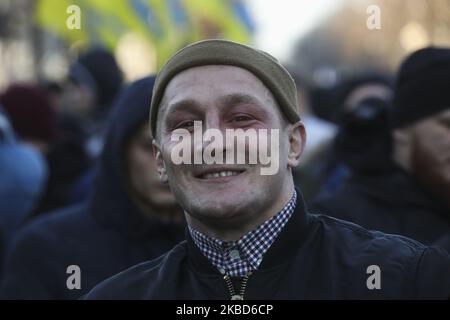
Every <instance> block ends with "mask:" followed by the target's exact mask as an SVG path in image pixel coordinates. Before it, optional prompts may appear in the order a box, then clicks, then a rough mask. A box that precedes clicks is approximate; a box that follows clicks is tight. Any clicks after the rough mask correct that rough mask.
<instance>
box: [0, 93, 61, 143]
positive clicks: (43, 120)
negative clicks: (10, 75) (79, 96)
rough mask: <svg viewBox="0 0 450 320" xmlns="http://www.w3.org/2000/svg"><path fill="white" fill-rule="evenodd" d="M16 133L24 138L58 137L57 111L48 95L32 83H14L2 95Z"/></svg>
mask: <svg viewBox="0 0 450 320" xmlns="http://www.w3.org/2000/svg"><path fill="white" fill-rule="evenodd" d="M0 104H1V105H2V106H3V108H4V110H5V112H6V113H7V115H8V117H9V120H10V122H11V125H12V127H13V128H14V131H15V133H16V134H17V135H18V136H19V137H21V138H23V139H37V140H43V141H46V142H51V141H52V140H54V139H55V137H56V127H57V125H56V113H55V110H54V109H53V108H52V106H51V104H50V102H49V100H48V99H47V96H46V95H45V94H44V93H43V92H42V91H40V90H39V89H38V88H35V87H33V86H30V85H12V86H10V87H9V88H8V89H7V90H6V92H5V93H4V94H3V95H1V96H0Z"/></svg>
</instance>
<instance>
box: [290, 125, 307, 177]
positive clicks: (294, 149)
mask: <svg viewBox="0 0 450 320" xmlns="http://www.w3.org/2000/svg"><path fill="white" fill-rule="evenodd" d="M305 144H306V130H305V126H304V125H303V122H301V121H298V122H297V123H295V124H293V125H292V126H291V128H290V130H289V150H288V166H289V167H291V168H295V167H296V166H298V164H299V163H300V156H301V155H302V153H303V149H304V148H305Z"/></svg>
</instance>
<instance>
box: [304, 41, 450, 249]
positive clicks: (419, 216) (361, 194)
mask: <svg viewBox="0 0 450 320" xmlns="http://www.w3.org/2000/svg"><path fill="white" fill-rule="evenodd" d="M449 83H450V49H449V48H436V47H428V48H424V49H421V50H418V51H416V52H414V53H413V54H411V55H410V56H409V57H407V58H406V59H405V61H404V62H403V64H402V65H401V67H400V70H399V72H398V76H397V80H396V85H395V92H394V101H393V105H392V106H391V107H390V108H388V109H387V115H386V120H385V121H383V122H384V123H386V126H385V127H384V128H383V127H379V129H382V130H381V131H380V132H378V134H377V135H376V136H378V137H386V136H387V139H385V138H383V139H384V140H389V141H387V143H381V144H379V145H380V146H383V145H384V147H383V149H380V151H381V152H378V156H377V155H376V154H372V155H370V154H367V155H368V157H367V156H366V158H364V157H363V156H362V153H360V154H361V156H362V157H361V156H360V160H362V161H360V162H361V163H360V164H359V165H358V166H359V170H354V173H353V174H352V175H351V176H350V177H349V178H348V179H347V180H346V181H345V183H343V184H342V185H341V186H340V187H339V189H337V190H336V191H335V192H328V193H323V194H321V195H319V197H318V198H317V199H315V201H314V203H313V204H312V205H311V209H312V210H315V211H316V212H321V213H324V214H329V215H331V216H334V217H337V218H340V219H345V220H349V221H352V222H354V223H357V224H360V225H361V226H363V227H366V228H368V229H374V230H381V231H383V232H387V233H395V234H401V235H404V236H408V237H411V238H413V239H416V240H419V241H420V242H423V243H425V244H436V245H440V246H443V247H445V248H446V249H447V250H449V251H450V241H444V240H442V239H445V237H444V236H445V235H448V234H450V200H449V199H450V91H449V90H448V88H449V86H448V84H449ZM366 113H367V112H366ZM375 133H376V132H375ZM366 134H367V130H366ZM358 135H359V136H360V137H361V140H360V143H361V144H363V143H364V141H363V140H362V139H363V137H364V134H363V133H359V134H358ZM365 144H366V145H370V146H371V148H372V149H373V147H376V146H377V144H376V143H374V142H372V143H370V144H369V143H367V142H366V143H365ZM366 149H369V148H368V147H366ZM383 153H384V154H385V155H386V156H384V155H383ZM376 166H377V167H378V169H379V170H373V169H374V168H375V167H376ZM353 168H355V165H353ZM369 168H371V169H372V170H368V169H369ZM361 169H363V170H361Z"/></svg>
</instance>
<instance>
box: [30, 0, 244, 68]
mask: <svg viewBox="0 0 450 320" xmlns="http://www.w3.org/2000/svg"><path fill="white" fill-rule="evenodd" d="M77 19H78V20H79V21H78V22H79V28H77V25H76V23H75V22H77V21H76V20H77ZM35 21H36V23H37V25H38V26H40V27H41V28H43V29H45V30H47V31H49V32H52V33H53V34H55V35H57V36H59V37H61V38H63V39H64V40H66V41H68V42H69V43H70V44H76V45H77V46H79V47H89V46H93V45H100V44H101V45H103V46H106V47H108V48H110V49H114V48H115V47H116V45H117V43H118V41H119V40H120V38H121V37H122V36H123V35H124V34H126V33H130V32H131V33H135V34H138V35H139V36H141V37H142V38H144V39H146V40H147V41H149V42H150V43H151V44H152V46H153V47H154V48H155V50H156V53H157V59H158V65H161V63H162V62H164V61H165V60H166V59H167V58H168V57H169V56H170V55H172V54H173V53H174V52H175V51H176V50H178V49H179V48H181V47H183V46H184V45H185V44H187V43H189V42H193V41H196V40H200V39H207V38H223V39H229V40H235V41H239V42H242V43H249V42H250V40H251V34H252V31H253V23H252V20H251V18H250V16H249V14H248V11H247V10H246V7H245V6H244V4H243V3H242V1H241V0H38V1H37V3H36V7H35Z"/></svg>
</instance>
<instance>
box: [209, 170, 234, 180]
mask: <svg viewBox="0 0 450 320" xmlns="http://www.w3.org/2000/svg"><path fill="white" fill-rule="evenodd" d="M238 174H239V172H238V171H220V172H213V173H207V174H204V175H203V178H204V179H214V178H219V177H230V176H235V175H238Z"/></svg>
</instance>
